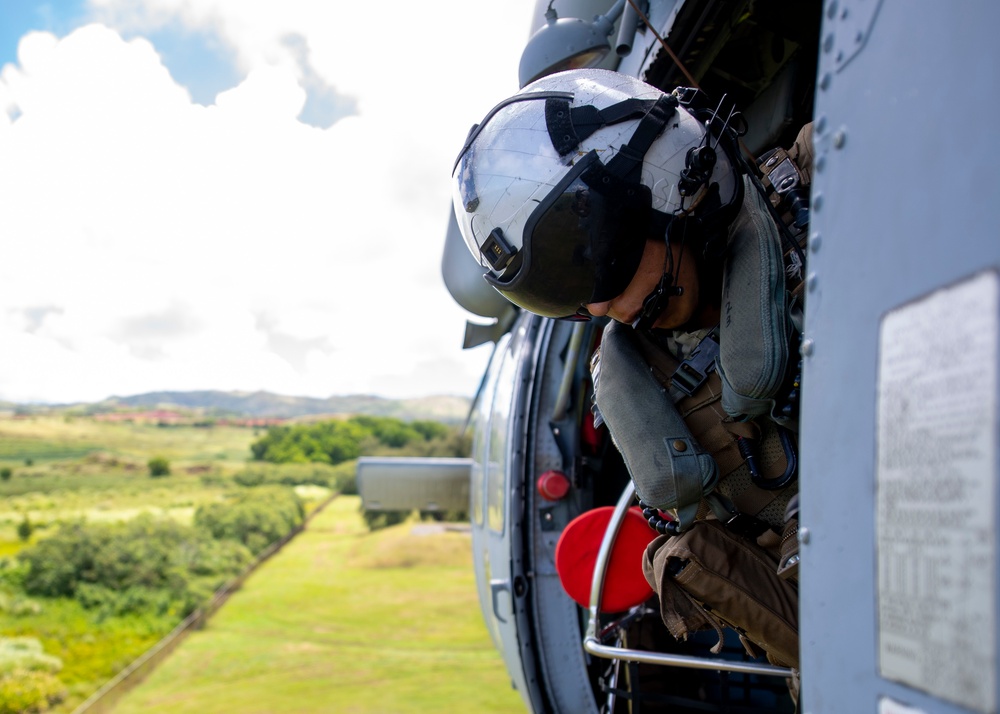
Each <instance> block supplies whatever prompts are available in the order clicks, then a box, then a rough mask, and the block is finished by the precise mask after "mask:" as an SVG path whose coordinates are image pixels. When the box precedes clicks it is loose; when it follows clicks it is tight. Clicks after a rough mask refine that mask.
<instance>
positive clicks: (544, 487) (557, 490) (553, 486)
mask: <svg viewBox="0 0 1000 714" xmlns="http://www.w3.org/2000/svg"><path fill="white" fill-rule="evenodd" d="M569 486H570V484H569V479H568V478H566V474H564V473H563V472H562V471H546V472H545V473H543V474H542V475H541V476H539V477H538V494H539V495H540V496H541V497H542V498H544V499H545V500H546V501H558V500H560V499H562V498H564V497H565V496H566V494H567V493H569Z"/></svg>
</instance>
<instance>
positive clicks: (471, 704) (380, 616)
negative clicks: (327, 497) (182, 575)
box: [114, 496, 524, 714]
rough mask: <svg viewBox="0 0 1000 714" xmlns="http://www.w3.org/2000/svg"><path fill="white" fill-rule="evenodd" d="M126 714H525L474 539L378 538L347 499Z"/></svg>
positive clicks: (123, 705) (154, 678) (130, 700)
mask: <svg viewBox="0 0 1000 714" xmlns="http://www.w3.org/2000/svg"><path fill="white" fill-rule="evenodd" d="M114 711H115V713H116V714H139V713H140V712H142V713H144V714H145V713H149V714H155V713H159V712H162V713H163V714H167V713H168V712H169V713H170V714H175V713H176V714H181V713H184V712H192V713H194V712H198V713H199V714H216V713H218V714H223V713H227V714H228V713H230V712H241V713H247V714H250V713H260V714H263V713H265V712H267V713H277V712H299V713H305V712H317V713H318V712H354V713H357V714H364V713H369V712H370V713H371V714H376V713H378V714H383V713H384V712H394V713H398V714H405V713H407V712H452V711H468V712H485V713H489V712H497V713H501V712H523V711H524V706H523V704H522V703H521V700H520V697H519V696H518V694H517V693H516V692H515V691H514V690H513V689H512V688H511V686H510V679H509V678H508V676H507V674H506V672H505V670H504V667H503V664H502V662H501V660H500V656H499V654H497V652H496V651H495V650H494V649H493V646H492V644H491V643H490V640H489V635H488V634H487V631H486V628H485V626H484V625H483V622H482V618H481V616H480V613H479V607H478V604H477V601H476V589H475V583H474V581H473V575H472V561H471V551H470V544H469V535H468V533H464V532H451V531H443V532H439V533H431V534H426V535H415V534H414V530H413V524H412V523H404V524H401V525H398V526H394V527H392V528H387V529H385V530H380V531H376V532H374V533H369V532H368V531H367V530H366V529H365V527H364V524H363V522H362V520H361V518H360V517H359V515H358V499H357V497H353V496H350V497H349V496H345V497H341V498H338V499H337V500H335V501H334V502H333V503H331V504H330V505H329V506H327V507H326V509H325V510H324V511H323V512H322V513H320V514H319V515H318V516H317V517H316V518H315V519H314V520H313V521H312V522H311V523H310V524H309V527H308V529H307V530H306V531H305V532H304V533H303V534H301V535H300V536H298V537H297V538H296V539H295V540H294V541H292V542H291V543H290V544H289V545H288V546H286V547H285V548H284V549H283V550H282V551H281V552H280V553H279V554H278V555H277V556H276V557H275V558H273V559H272V560H270V561H268V562H267V563H266V564H265V565H264V566H263V567H262V568H261V569H260V570H258V571H257V572H255V573H254V574H253V575H252V576H251V577H250V578H249V579H248V580H247V582H246V583H245V584H244V586H243V588H242V589H241V590H240V591H239V592H238V593H237V594H236V595H235V596H234V597H233V598H232V599H231V600H230V601H229V602H228V603H227V604H226V606H225V607H224V608H223V609H222V610H220V611H219V612H218V613H217V614H216V615H215V616H214V617H213V618H212V620H211V621H210V622H209V624H208V626H207V627H206V629H204V630H202V631H199V632H195V633H194V634H192V635H191V636H189V637H188V638H187V639H186V640H185V641H184V642H183V643H182V644H181V646H180V647H179V648H178V649H177V650H176V651H175V652H174V653H173V654H172V655H171V656H170V658H169V659H168V660H167V661H166V662H164V663H163V664H162V665H161V666H160V667H159V668H158V669H157V670H156V671H154V672H153V674H152V675H151V676H150V677H149V678H148V679H147V680H146V681H145V682H144V683H142V684H140V685H139V686H138V687H137V688H135V689H133V690H132V691H131V692H129V693H128V694H127V695H125V698H124V699H122V700H121V701H120V702H119V704H118V705H117V706H116V708H115V710H114Z"/></svg>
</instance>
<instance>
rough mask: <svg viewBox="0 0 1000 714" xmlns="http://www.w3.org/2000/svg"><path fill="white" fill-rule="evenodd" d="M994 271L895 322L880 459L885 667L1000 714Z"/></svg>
mask: <svg viewBox="0 0 1000 714" xmlns="http://www.w3.org/2000/svg"><path fill="white" fill-rule="evenodd" d="M998 296H1000V289H998V278H997V274H996V273H995V272H993V271H990V272H985V273H980V274H978V275H976V276H974V277H972V278H970V279H968V280H966V281H964V282H962V283H959V284H957V285H955V286H952V287H948V288H944V289H941V290H937V291H935V292H933V293H931V294H930V295H928V296H926V297H924V298H922V299H920V300H917V301H915V302H912V303H909V304H907V305H904V306H902V307H900V308H898V309H896V310H893V311H891V312H889V313H888V314H886V315H885V317H884V318H883V320H882V324H881V330H880V334H879V374H878V406H877V421H878V424H877V429H878V431H877V445H876V449H877V457H876V459H877V460H876V470H875V481H876V537H877V548H878V552H877V560H878V618H879V619H878V640H879V643H878V644H879V650H878V654H879V671H880V673H881V674H882V676H883V677H885V678H887V679H892V680H895V681H898V682H901V683H903V684H906V685H909V686H911V687H914V688H917V689H920V690H923V691H926V692H928V693H930V694H932V695H934V696H937V697H940V698H942V699H946V700H948V701H951V702H955V703H956V704H959V705H961V706H965V707H968V708H970V709H973V710H975V711H979V712H987V713H989V714H993V713H994V712H996V682H995V681H994V674H995V672H996V618H995V615H994V613H995V608H996V604H995V603H996V559H997V553H996V539H997V530H996V528H997V518H996V498H997V495H996V481H997V439H998V431H997V423H998V421H997V340H998V329H997V325H998V305H1000V297H998Z"/></svg>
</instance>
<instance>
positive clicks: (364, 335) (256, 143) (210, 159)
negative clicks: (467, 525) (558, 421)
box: [0, 0, 535, 403]
mask: <svg viewBox="0 0 1000 714" xmlns="http://www.w3.org/2000/svg"><path fill="white" fill-rule="evenodd" d="M534 5H535V1H534V0H504V2H503V3H500V2H490V3H487V2H465V1H464V0H439V1H438V2H435V3H415V2H412V0H387V1H386V2H382V3H357V2H352V3H347V2H330V1H326V2H324V1H320V0H281V1H280V2H278V1H277V0H52V1H51V2H30V1H21V0H0V400H5V401H15V402H40V403H71V402H81V401H97V400H101V399H105V398H107V397H109V396H113V395H116V396H127V395H132V394H139V393H143V392H149V391H159V390H195V389H220V390H244V391H256V390H267V391H271V392H277V393H280V394H287V395H301V396H315V397H328V396H333V395H350V394H374V395H377V396H383V397H386V398H394V399H395V398H410V397H419V396H427V395H433V394H454V395H462V396H470V397H471V396H472V395H473V394H474V393H475V389H476V387H477V385H478V383H479V380H480V377H481V375H482V371H483V369H484V367H485V365H486V362H487V360H488V358H489V351H490V347H489V346H488V345H485V346H480V347H477V348H474V349H471V350H462V348H461V346H462V339H463V334H464V328H465V321H466V320H468V319H472V320H473V321H476V322H485V321H486V320H485V318H481V317H477V316H475V315H471V314H469V313H467V312H465V311H464V310H463V309H462V308H461V307H459V306H458V305H457V304H456V303H455V302H454V301H453V300H452V298H451V296H450V295H449V294H448V292H447V290H446V288H445V286H444V282H443V280H442V278H441V271H440V266H441V252H442V247H443V243H444V236H445V231H446V228H447V224H448V217H449V212H450V211H451V192H450V172H451V167H452V164H453V161H454V158H455V156H456V154H457V152H458V150H459V148H460V147H461V144H462V142H463V140H464V138H465V136H466V134H467V132H468V130H469V128H470V126H471V125H472V124H473V123H475V122H478V121H479V120H480V119H482V117H483V116H484V115H485V113H486V112H487V111H488V110H489V109H490V108H491V107H492V106H493V105H495V104H496V103H497V102H498V101H500V100H501V99H503V98H504V97H506V96H508V95H510V94H513V93H514V92H516V91H517V65H518V59H519V57H520V53H521V50H522V48H523V46H524V43H525V41H526V40H527V38H528V36H529V28H530V26H531V22H532V11H533V8H534ZM470 260H471V256H470Z"/></svg>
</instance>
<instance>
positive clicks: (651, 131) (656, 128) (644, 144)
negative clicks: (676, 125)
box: [608, 94, 677, 183]
mask: <svg viewBox="0 0 1000 714" xmlns="http://www.w3.org/2000/svg"><path fill="white" fill-rule="evenodd" d="M676 111H677V97H675V96H674V95H672V94H664V95H663V96H662V97H660V98H659V99H657V100H656V103H655V104H654V105H653V106H652V107H651V108H650V110H649V111H648V112H646V115H645V116H643V118H642V119H641V120H640V121H639V126H638V127H636V130H635V132H633V134H632V138H631V139H629V140H628V143H627V144H626V145H625V146H623V147H621V149H620V150H619V151H618V153H617V154H615V155H614V157H613V158H612V159H611V161H609V162H608V170H609V171H610V172H611V173H613V174H615V175H617V176H621V177H622V178H624V179H627V180H629V181H634V182H635V183H639V180H640V178H641V175H642V159H643V157H644V156H645V155H646V152H647V151H648V150H649V147H650V146H652V144H653V142H654V141H656V137H658V136H659V135H660V134H662V133H663V130H664V128H666V126H667V122H668V121H670V119H671V117H673V115H674V113H675V112H676Z"/></svg>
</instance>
